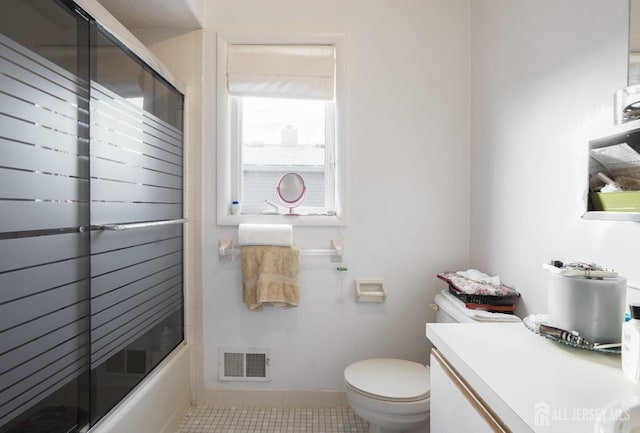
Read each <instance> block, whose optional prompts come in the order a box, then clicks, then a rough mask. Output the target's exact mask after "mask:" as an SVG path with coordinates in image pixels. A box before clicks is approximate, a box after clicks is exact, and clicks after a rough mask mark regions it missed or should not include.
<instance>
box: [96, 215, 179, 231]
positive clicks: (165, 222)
mask: <svg viewBox="0 0 640 433" xmlns="http://www.w3.org/2000/svg"><path fill="white" fill-rule="evenodd" d="M186 222H187V219H186V218H178V219H174V220H161V221H147V222H142V223H125V224H103V225H101V226H98V227H99V228H100V229H102V230H110V231H121V230H133V229H146V228H148V227H157V226H168V225H172V224H184V223H186Z"/></svg>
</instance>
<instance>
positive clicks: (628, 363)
mask: <svg viewBox="0 0 640 433" xmlns="http://www.w3.org/2000/svg"><path fill="white" fill-rule="evenodd" d="M630 310H631V320H629V321H628V322H625V323H624V324H623V325H622V354H621V361H622V372H623V373H624V375H625V377H627V378H628V379H631V380H632V381H634V382H636V383H639V382H640V304H631V305H630Z"/></svg>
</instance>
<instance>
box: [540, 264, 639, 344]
mask: <svg viewBox="0 0 640 433" xmlns="http://www.w3.org/2000/svg"><path fill="white" fill-rule="evenodd" d="M626 287H627V280H626V279H625V278H622V277H617V278H603V279H596V278H584V277H568V276H564V275H559V274H555V273H550V274H549V301H548V313H549V324H550V325H551V326H555V327H557V328H560V329H564V330H566V331H577V332H578V333H579V334H580V335H581V336H582V337H584V338H585V339H587V340H589V341H591V342H592V343H619V342H620V338H621V331H622V330H621V324H622V322H623V321H624V314H625V308H624V306H625V296H626Z"/></svg>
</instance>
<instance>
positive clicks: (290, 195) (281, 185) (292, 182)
mask: <svg viewBox="0 0 640 433" xmlns="http://www.w3.org/2000/svg"><path fill="white" fill-rule="evenodd" d="M276 191H277V192H278V198H279V199H280V202H281V203H282V204H283V205H284V206H286V207H288V208H289V213H288V214H286V215H297V214H294V213H293V209H294V208H296V207H298V206H300V205H301V204H302V203H303V202H304V199H305V195H306V193H307V186H306V185H305V184H304V179H303V178H302V176H300V175H299V174H298V173H287V174H285V175H284V176H282V177H281V178H280V181H279V182H278V186H276Z"/></svg>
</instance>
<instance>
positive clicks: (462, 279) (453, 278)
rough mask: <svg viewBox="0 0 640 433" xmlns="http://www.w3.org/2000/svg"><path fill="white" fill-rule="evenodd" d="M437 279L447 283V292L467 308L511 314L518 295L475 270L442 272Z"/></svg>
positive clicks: (496, 280) (497, 278)
mask: <svg viewBox="0 0 640 433" xmlns="http://www.w3.org/2000/svg"><path fill="white" fill-rule="evenodd" d="M438 278H440V279H441V280H443V281H446V282H447V283H449V292H450V293H451V294H452V295H453V296H455V297H456V298H458V299H460V300H461V301H462V302H464V303H465V306H466V307H467V308H473V309H481V310H487V311H499V312H502V313H512V312H513V311H514V310H515V308H516V303H517V301H518V299H519V298H520V293H518V292H517V291H516V290H515V289H512V288H511V287H508V286H505V285H504V284H501V283H500V278H499V277H491V276H489V275H487V274H484V273H482V272H480V271H478V270H476V269H469V270H467V271H458V272H442V273H439V274H438Z"/></svg>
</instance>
